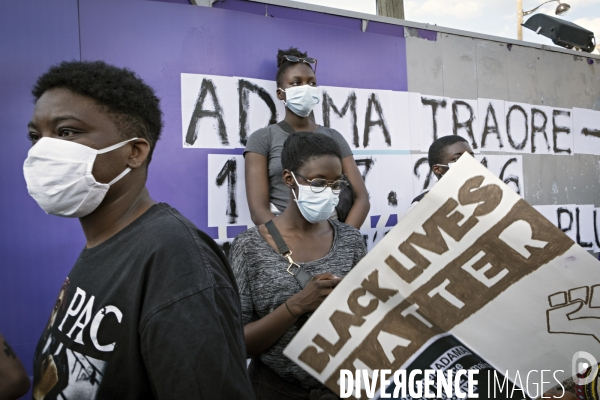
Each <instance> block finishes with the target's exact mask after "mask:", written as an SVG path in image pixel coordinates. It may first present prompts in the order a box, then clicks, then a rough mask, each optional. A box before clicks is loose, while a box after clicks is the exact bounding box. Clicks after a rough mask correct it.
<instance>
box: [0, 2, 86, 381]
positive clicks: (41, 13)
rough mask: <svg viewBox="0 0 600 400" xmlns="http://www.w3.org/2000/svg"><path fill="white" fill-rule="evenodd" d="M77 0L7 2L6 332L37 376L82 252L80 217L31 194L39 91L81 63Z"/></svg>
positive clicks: (2, 290)
mask: <svg viewBox="0 0 600 400" xmlns="http://www.w3.org/2000/svg"><path fill="white" fill-rule="evenodd" d="M78 30H79V26H78V16H77V1H76V0H60V1H59V0H56V1H52V2H46V1H11V2H8V1H3V2H1V3H0V37H1V38H2V40H0V54H2V56H1V57H0V107H1V108H2V116H1V117H0V133H1V135H2V139H3V143H2V146H0V238H1V240H0V332H2V333H3V335H4V336H5V337H6V339H7V340H8V342H9V343H10V344H11V345H12V346H13V348H14V350H15V351H16V353H17V354H18V355H19V357H20V358H21V359H22V360H23V362H24V364H25V366H26V367H27V368H28V371H29V373H31V360H32V357H33V350H34V347H35V345H36V344H37V341H38V339H39V336H40V334H41V332H42V329H43V327H44V325H45V324H46V322H47V320H48V317H49V316H50V312H51V310H52V307H53V306H54V302H55V300H56V296H57V294H58V290H59V288H60V285H61V283H62V282H63V280H64V279H65V277H66V276H67V273H68V272H69V270H70V269H71V267H72V266H73V261H74V260H75V258H76V257H77V255H78V253H79V251H80V250H81V247H82V243H83V234H82V232H81V228H80V226H79V223H78V221H76V220H67V219H60V218H52V217H48V216H46V214H45V213H44V212H43V211H42V210H41V209H40V208H39V207H38V205H37V204H36V203H35V201H33V200H32V199H31V198H30V197H29V195H28V194H27V188H26V186H25V180H24V179H23V161H24V160H25V157H26V156H27V151H28V149H29V147H30V143H29V141H28V140H27V138H26V134H27V123H28V122H29V119H30V118H31V113H32V110H33V103H32V96H31V94H30V92H31V87H32V85H33V83H34V82H35V79H36V78H37V77H38V76H39V75H40V74H41V73H43V72H44V71H45V70H46V69H48V67H49V66H50V65H52V64H55V63H57V62H59V61H61V60H71V59H78V58H79V33H78Z"/></svg>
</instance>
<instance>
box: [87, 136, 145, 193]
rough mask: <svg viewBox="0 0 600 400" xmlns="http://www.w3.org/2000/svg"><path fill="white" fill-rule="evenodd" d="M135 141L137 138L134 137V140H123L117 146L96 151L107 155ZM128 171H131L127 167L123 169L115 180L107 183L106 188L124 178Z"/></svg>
mask: <svg viewBox="0 0 600 400" xmlns="http://www.w3.org/2000/svg"><path fill="white" fill-rule="evenodd" d="M136 139H137V138H136V137H135V138H132V139H129V140H125V141H123V142H119V143H117V144H113V145H112V146H109V147H107V148H104V149H102V150H98V153H97V154H104V153H108V152H110V151H113V150H116V149H118V148H119V147H123V146H125V144H127V143H129V142H131V141H132V140H136ZM129 171H131V168H129V167H127V168H125V170H124V171H123V172H121V173H120V174H119V175H117V176H116V177H115V179H113V180H112V181H110V182H108V186H112V185H114V184H115V183H117V182H118V181H119V180H120V179H121V178H122V177H124V176H125V175H127V174H128V173H129Z"/></svg>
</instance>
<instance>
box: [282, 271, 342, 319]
mask: <svg viewBox="0 0 600 400" xmlns="http://www.w3.org/2000/svg"><path fill="white" fill-rule="evenodd" d="M341 280H342V279H341V278H339V277H337V276H335V275H333V274H332V273H331V272H325V273H322V274H318V275H315V276H313V278H312V279H311V280H310V282H308V284H307V285H306V286H305V287H304V289H302V290H301V291H300V292H298V293H296V294H295V295H293V296H292V297H290V298H289V299H288V300H287V302H286V304H287V306H288V308H289V310H290V313H291V314H292V315H293V316H294V317H300V316H301V315H303V314H305V313H307V312H311V311H314V310H316V309H317V307H319V306H320V305H321V303H322V302H323V300H325V298H326V297H327V296H328V295H329V293H331V291H332V290H333V289H334V288H335V287H336V286H337V285H338V283H340V281H341Z"/></svg>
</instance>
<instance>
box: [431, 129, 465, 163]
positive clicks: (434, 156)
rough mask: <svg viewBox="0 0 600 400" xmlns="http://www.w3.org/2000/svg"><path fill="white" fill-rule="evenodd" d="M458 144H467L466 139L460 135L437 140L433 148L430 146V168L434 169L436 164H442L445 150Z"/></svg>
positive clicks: (432, 145)
mask: <svg viewBox="0 0 600 400" xmlns="http://www.w3.org/2000/svg"><path fill="white" fill-rule="evenodd" d="M456 142H466V143H469V142H467V140H466V139H465V138H463V137H462V136H458V135H448V136H442V137H441V138H437V139H436V140H435V141H434V142H433V143H432V144H431V146H429V154H428V156H427V160H428V161H429V166H430V167H432V168H433V166H434V165H435V164H441V163H442V155H443V154H444V150H445V149H446V147H448V146H450V145H453V144H454V143H456Z"/></svg>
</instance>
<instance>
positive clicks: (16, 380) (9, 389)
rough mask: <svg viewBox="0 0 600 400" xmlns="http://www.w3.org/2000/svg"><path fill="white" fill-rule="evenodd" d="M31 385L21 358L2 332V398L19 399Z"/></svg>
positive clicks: (0, 349)
mask: <svg viewBox="0 0 600 400" xmlns="http://www.w3.org/2000/svg"><path fill="white" fill-rule="evenodd" d="M30 385H31V383H30V382H29V377H28V376H27V372H25V368H23V364H21V360H19V358H18V357H17V355H16V354H15V352H14V351H13V349H12V348H11V347H10V346H9V344H8V343H7V342H6V339H4V336H2V334H0V399H4V400H12V399H18V398H19V397H21V396H23V395H24V394H25V393H27V391H28V390H29V386H30Z"/></svg>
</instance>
